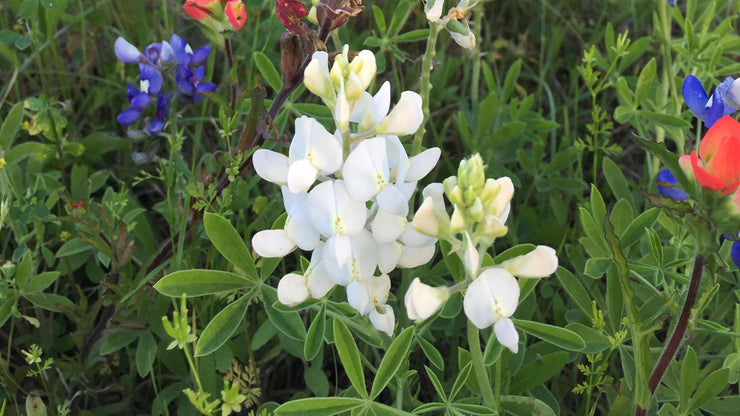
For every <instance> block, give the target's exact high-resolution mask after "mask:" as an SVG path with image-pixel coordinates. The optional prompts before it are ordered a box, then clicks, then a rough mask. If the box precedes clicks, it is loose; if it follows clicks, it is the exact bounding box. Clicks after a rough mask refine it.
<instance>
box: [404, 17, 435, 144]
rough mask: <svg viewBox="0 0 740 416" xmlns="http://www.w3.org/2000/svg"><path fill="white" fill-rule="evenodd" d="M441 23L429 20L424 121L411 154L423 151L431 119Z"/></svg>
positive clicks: (423, 63) (423, 67)
mask: <svg viewBox="0 0 740 416" xmlns="http://www.w3.org/2000/svg"><path fill="white" fill-rule="evenodd" d="M439 26H440V25H439V23H437V22H429V37H428V38H427V49H426V51H424V57H423V58H422V61H421V105H422V111H423V113H424V121H423V122H422V123H421V126H419V129H418V130H416V134H415V135H414V147H413V149H412V151H411V155H412V156H413V155H418V154H419V153H420V152H421V142H422V140H423V139H424V133H426V128H424V125H425V124H426V122H427V120H429V95H430V94H431V92H432V82H431V80H430V78H431V74H432V64H433V62H434V55H435V54H436V53H437V50H436V49H437V35H439V29H440V27H439Z"/></svg>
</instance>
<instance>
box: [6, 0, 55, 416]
mask: <svg viewBox="0 0 740 416" xmlns="http://www.w3.org/2000/svg"><path fill="white" fill-rule="evenodd" d="M26 1H28V0H26ZM21 4H23V3H21ZM6 403H7V402H6V401H5V400H3V407H2V410H3V413H5V404H6ZM47 415H48V413H47V411H46V405H45V404H44V400H43V399H42V398H41V396H39V395H38V394H35V393H28V396H26V416H47Z"/></svg>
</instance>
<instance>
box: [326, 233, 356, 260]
mask: <svg viewBox="0 0 740 416" xmlns="http://www.w3.org/2000/svg"><path fill="white" fill-rule="evenodd" d="M324 250H326V251H325V252H324V255H325V256H326V257H325V259H326V260H330V261H331V263H329V264H336V265H337V267H340V268H341V267H344V265H345V264H347V262H348V261H349V260H350V258H351V257H352V240H350V238H349V237H347V236H346V235H341V234H340V235H333V236H331V237H329V239H328V240H326V245H325V246H324Z"/></svg>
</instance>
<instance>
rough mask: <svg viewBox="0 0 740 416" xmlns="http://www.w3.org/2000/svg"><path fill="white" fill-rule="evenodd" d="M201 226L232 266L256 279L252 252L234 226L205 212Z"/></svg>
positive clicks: (218, 216)
mask: <svg viewBox="0 0 740 416" xmlns="http://www.w3.org/2000/svg"><path fill="white" fill-rule="evenodd" d="M203 227H204V228H205V229H206V234H207V235H208V238H209V239H210V240H211V242H212V243H213V245H214V246H215V247H216V250H218V252H219V253H221V255H222V256H224V257H225V258H226V260H228V261H229V263H231V264H233V265H234V267H236V268H237V269H239V270H241V271H243V272H244V273H246V274H247V276H248V277H250V278H251V279H254V280H255V281H256V280H257V276H258V275H257V268H256V267H255V266H254V261H253V260H252V254H251V252H250V251H249V249H248V248H247V245H246V244H245V243H244V240H243V239H242V238H241V236H239V232H237V231H236V229H235V228H234V226H233V225H231V223H230V222H229V221H227V220H226V219H225V218H223V217H222V216H220V215H217V214H213V213H210V212H207V213H206V214H205V215H204V216H203Z"/></svg>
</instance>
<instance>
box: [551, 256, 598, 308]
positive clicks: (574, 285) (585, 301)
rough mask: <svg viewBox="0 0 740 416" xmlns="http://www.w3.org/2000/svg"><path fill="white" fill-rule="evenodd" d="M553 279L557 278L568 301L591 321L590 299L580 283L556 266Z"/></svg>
mask: <svg viewBox="0 0 740 416" xmlns="http://www.w3.org/2000/svg"><path fill="white" fill-rule="evenodd" d="M555 277H557V279H558V281H560V284H561V285H562V286H563V289H565V291H566V292H567V293H568V296H570V299H571V300H572V301H573V303H575V304H576V306H577V307H578V309H580V310H581V311H583V313H585V314H586V315H588V317H589V318H591V320H593V319H594V316H593V315H594V314H593V310H592V308H591V297H590V296H589V295H588V292H586V289H585V288H584V287H583V285H582V284H581V282H580V281H579V280H578V279H577V278H576V277H575V276H574V275H573V273H571V272H570V271H569V270H568V269H566V268H564V267H563V266H558V269H557V270H556V271H555Z"/></svg>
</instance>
